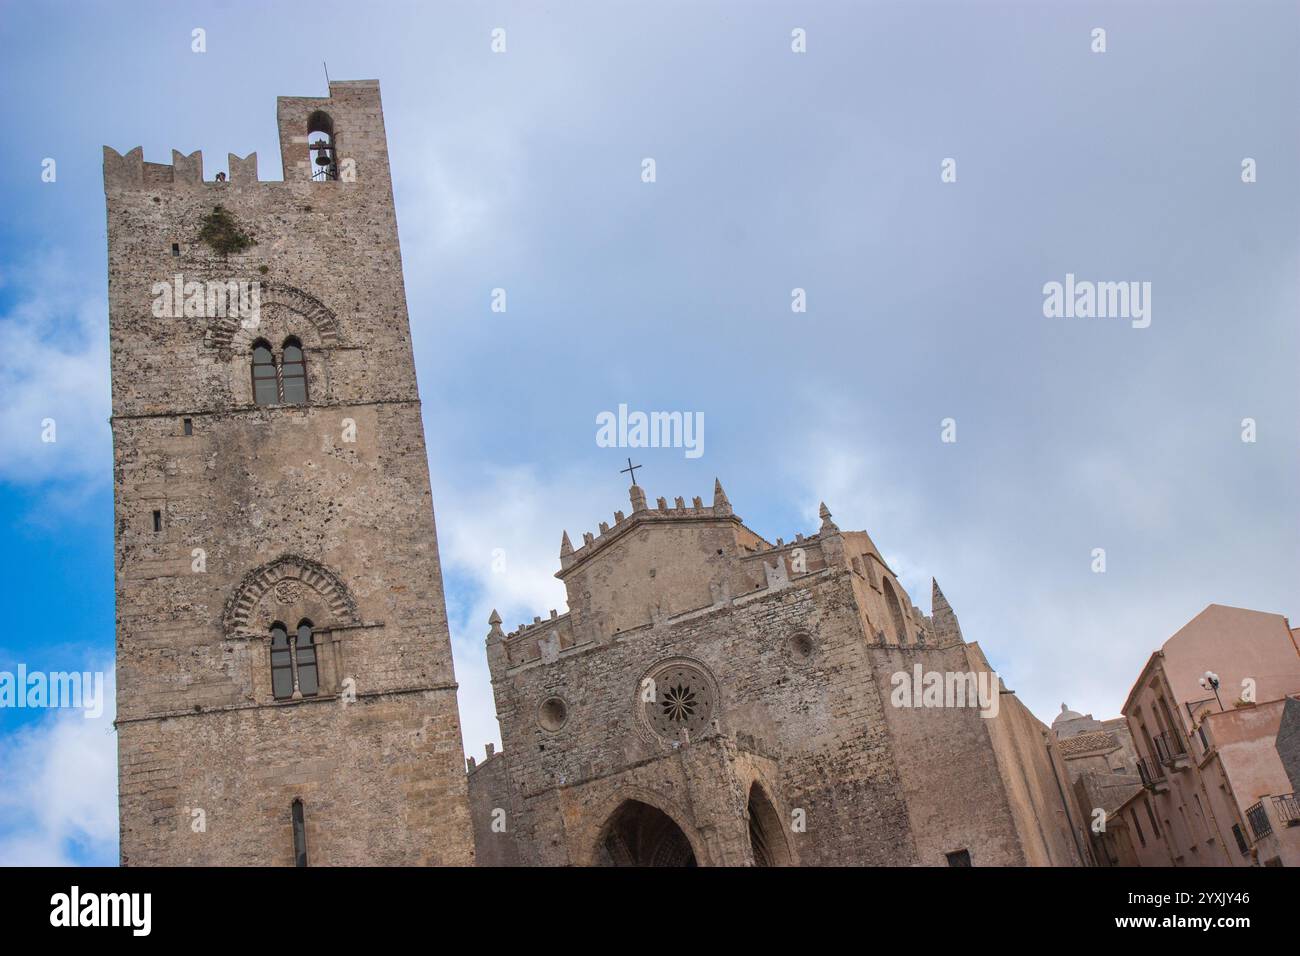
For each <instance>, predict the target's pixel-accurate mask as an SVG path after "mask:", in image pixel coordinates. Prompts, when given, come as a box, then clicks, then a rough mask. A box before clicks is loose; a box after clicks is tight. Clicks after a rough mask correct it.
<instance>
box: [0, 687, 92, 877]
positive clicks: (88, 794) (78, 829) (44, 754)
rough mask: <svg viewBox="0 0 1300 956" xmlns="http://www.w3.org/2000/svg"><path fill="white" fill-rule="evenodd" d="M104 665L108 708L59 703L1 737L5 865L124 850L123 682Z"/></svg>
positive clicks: (0, 821)
mask: <svg viewBox="0 0 1300 956" xmlns="http://www.w3.org/2000/svg"><path fill="white" fill-rule="evenodd" d="M96 668H97V669H99V670H100V671H102V672H103V673H104V698H105V701H104V712H103V714H101V715H100V716H99V717H96V718H87V717H85V716H83V712H82V711H80V710H53V711H50V712H49V713H48V714H47V715H45V716H43V717H42V718H41V719H40V720H38V721H37V722H36V723H34V724H32V725H30V726H27V727H23V728H22V729H20V730H18V731H17V732H16V733H13V734H9V735H6V736H4V737H0V780H3V781H4V782H5V784H4V787H2V788H0V865H5V866H69V865H76V864H84V863H97V864H101V865H104V864H111V863H113V862H115V860H116V858H117V839H118V826H117V736H116V734H115V733H114V731H113V717H114V703H115V701H116V699H117V698H116V689H115V686H114V680H113V668H112V663H111V662H107V663H103V662H100V663H98V664H96V665H91V669H92V670H94V669H96Z"/></svg>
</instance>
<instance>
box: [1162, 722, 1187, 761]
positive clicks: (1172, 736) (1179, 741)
mask: <svg viewBox="0 0 1300 956" xmlns="http://www.w3.org/2000/svg"><path fill="white" fill-rule="evenodd" d="M1155 744H1156V755H1157V756H1158V757H1159V758H1160V762H1161V763H1162V764H1165V765H1166V766H1167V765H1169V764H1171V763H1173V762H1174V761H1175V760H1178V759H1179V758H1180V757H1186V756H1187V747H1186V745H1185V744H1184V743H1183V738H1182V735H1181V734H1178V733H1175V732H1173V731H1165V732H1164V733H1163V734H1156V737H1155Z"/></svg>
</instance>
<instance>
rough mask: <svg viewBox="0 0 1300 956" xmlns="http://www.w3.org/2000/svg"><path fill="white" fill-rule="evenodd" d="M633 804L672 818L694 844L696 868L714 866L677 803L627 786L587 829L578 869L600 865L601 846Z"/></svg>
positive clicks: (609, 799)
mask: <svg viewBox="0 0 1300 956" xmlns="http://www.w3.org/2000/svg"><path fill="white" fill-rule="evenodd" d="M629 803H643V804H645V805H646V806H649V807H652V808H654V809H655V810H658V811H659V812H660V813H662V814H663V815H664V816H666V817H668V819H670V820H671V821H672V822H673V823H674V824H675V825H676V826H677V829H679V830H680V831H681V832H682V835H683V836H685V837H686V842H687V843H689V844H690V846H691V853H693V854H694V856H695V865H696V866H710V865H711V860H710V858H709V855H708V853H707V852H705V849H704V841H703V840H701V839H700V835H699V834H698V833H697V832H696V830H695V828H694V827H693V826H691V825H690V824H689V823H687V822H686V820H687V819H688V816H687V814H686V812H685V811H684V810H682V808H681V807H679V806H678V805H677V804H676V803H675V802H674V801H673V800H670V799H669V798H667V797H664V796H661V795H660V794H657V793H655V792H654V791H652V790H647V789H646V788H645V787H637V786H623V787H619V788H618V789H617V790H615V791H614V792H613V793H612V794H611V795H610V796H609V797H607V798H606V799H605V800H604V801H603V802H602V803H601V804H600V807H599V809H598V810H597V812H596V813H595V814H594V815H593V816H592V818H591V822H590V823H588V824H587V826H586V827H585V828H584V829H583V831H582V833H581V837H580V842H579V843H578V848H577V859H576V860H575V861H574V862H575V863H576V864H577V865H578V866H597V865H599V861H600V850H601V846H602V845H603V844H604V842H605V838H606V837H607V836H608V835H609V830H610V827H611V826H612V825H613V824H614V822H615V821H616V819H617V818H618V815H619V813H620V812H621V811H622V810H623V809H624V807H625V806H626V805H627V804H629Z"/></svg>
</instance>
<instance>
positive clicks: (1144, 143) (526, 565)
mask: <svg viewBox="0 0 1300 956" xmlns="http://www.w3.org/2000/svg"><path fill="white" fill-rule="evenodd" d="M196 27H199V28H203V29H204V30H206V37H207V52H206V53H202V54H198V53H194V52H192V51H191V31H192V30H193V29H195V28H196ZM498 27H502V28H505V30H506V38H507V52H506V53H504V54H494V53H492V52H491V49H490V34H491V31H492V30H493V29H494V28H498ZM796 27H801V28H804V29H805V30H806V31H807V36H808V41H807V53H805V54H794V53H792V52H791V50H790V33H791V30H792V29H794V28H796ZM1096 27H1102V28H1104V29H1105V30H1106V31H1107V51H1106V52H1105V53H1100V54H1098V53H1093V52H1091V50H1090V43H1091V39H1090V34H1091V31H1092V30H1093V29H1094V28H1096ZM0 54H2V55H0V83H2V84H3V93H4V97H5V102H6V122H5V123H4V124H3V126H0V138H2V141H0V143H2V146H3V148H0V177H2V178H3V182H4V198H5V201H4V203H3V204H2V205H0V448H3V449H4V455H3V457H0V526H2V527H3V531H4V540H5V545H4V548H3V550H2V551H0V555H2V557H0V560H3V562H4V565H3V566H4V572H5V573H4V582H5V590H6V595H7V601H6V603H7V605H8V608H9V615H8V621H9V627H8V628H7V629H6V632H5V633H4V634H3V636H0V670H3V669H12V668H13V667H15V666H17V664H18V663H24V664H26V666H27V667H28V668H29V669H33V670H35V669H45V670H61V669H73V668H75V669H100V670H110V671H111V660H112V654H113V597H112V587H113V577H112V575H113V557H112V517H111V508H112V498H111V443H110V437H109V430H108V425H107V418H108V414H109V400H108V399H109V379H108V357H107V315H106V266H105V242H106V237H105V227H104V221H105V220H104V204H103V192H102V181H101V172H100V167H101V156H100V147H101V146H102V145H104V144H108V145H111V146H114V147H115V148H116V149H118V150H119V151H122V152H125V151H126V150H128V149H130V148H132V147H134V146H136V145H143V147H144V151H145V157H146V159H148V160H150V161H155V162H169V161H170V155H171V154H170V150H171V149H172V148H173V147H174V148H177V149H180V150H182V151H183V152H186V153H188V152H190V151H191V150H194V149H202V150H203V151H204V155H205V164H206V172H207V174H208V175H209V176H211V175H212V174H213V173H215V172H217V171H218V170H221V169H224V168H225V156H226V153H227V152H234V153H237V154H240V155H244V154H246V153H247V152H249V151H252V150H256V151H257V152H258V155H259V159H260V165H261V174H262V176H263V177H264V178H275V177H277V176H278V175H279V171H278V149H277V146H276V140H275V97H276V96H277V95H323V94H324V92H325V85H324V74H323V71H322V66H321V61H322V60H324V61H327V62H328V64H329V71H330V75H331V76H333V77H334V78H335V79H361V78H378V79H379V80H380V81H381V83H382V87H383V97H384V106H385V119H386V123H387V128H388V135H389V148H390V153H391V158H392V165H393V174H394V183H395V189H396V197H397V214H398V223H399V228H400V231H401V238H402V244H403V256H404V262H405V278H406V284H407V290H408V298H409V303H410V311H411V321H412V328H413V334H414V341H415V347H416V359H417V367H418V373H419V377H420V390H421V396H422V398H423V401H424V419H425V428H426V435H427V438H428V444H429V448H430V469H431V476H432V482H433V490H434V501H435V506H436V508H437V516H438V528H439V535H440V545H441V550H442V557H443V561H444V566H445V569H446V575H447V579H446V585H447V598H448V605H449V611H450V615H451V621H452V632H453V641H454V649H455V653H456V663H457V675H458V678H459V679H460V681H461V685H462V692H461V711H462V718H463V722H464V725H465V742H466V749H467V751H468V752H470V753H479V752H481V749H482V745H483V743H484V742H486V741H488V740H496V739H497V728H496V724H495V719H494V718H493V715H492V709H491V698H490V690H489V688H488V685H487V675H486V664H485V661H484V659H483V653H482V638H483V635H484V634H485V633H486V630H487V625H486V620H487V616H488V612H489V610H490V609H491V608H492V607H498V608H500V610H501V613H502V615H503V617H504V618H505V620H506V623H507V625H508V626H514V625H516V624H517V623H519V622H521V621H524V620H531V618H532V616H533V615H534V614H543V615H545V614H546V613H547V611H548V609H549V608H552V607H556V608H560V609H563V608H564V606H565V605H564V597H563V590H562V588H561V587H560V586H559V584H558V582H556V581H555V580H554V578H553V577H552V574H553V572H554V571H555V569H556V566H557V563H558V549H559V540H560V532H561V530H562V529H565V528H567V529H568V530H569V532H570V534H571V535H572V536H574V537H575V539H576V538H577V536H578V535H579V534H580V532H582V531H584V530H591V531H594V530H596V526H597V524H598V522H599V521H601V520H606V521H608V520H611V518H610V516H611V515H612V513H613V512H614V510H616V509H624V510H626V502H627V497H626V479H625V476H622V475H619V474H618V469H619V468H620V467H622V466H623V459H624V458H625V457H626V455H627V454H628V452H625V451H621V450H619V449H607V448H600V447H597V445H596V442H595V431H596V428H595V417H596V415H597V414H598V413H599V412H601V411H604V410H613V409H616V408H617V407H618V405H619V404H620V403H626V404H628V405H629V406H631V407H632V408H636V409H644V410H650V409H668V410H681V411H698V412H702V413H703V414H704V418H705V446H704V448H705V452H704V454H703V456H702V457H700V458H698V459H688V458H686V457H685V456H684V455H683V454H682V451H681V450H680V449H676V450H675V449H651V450H641V451H639V452H636V451H634V452H632V454H633V455H634V457H636V459H637V460H638V462H640V463H642V464H644V465H645V469H644V470H643V471H641V472H640V473H639V477H640V479H641V481H642V482H643V483H644V484H645V485H646V486H647V489H648V492H649V494H650V496H651V498H652V499H653V498H654V497H656V496H658V495H664V496H666V497H668V498H669V499H671V498H672V497H674V496H676V495H683V496H685V497H687V498H688V499H689V498H690V497H692V496H694V495H703V496H706V497H707V495H708V494H709V493H710V491H711V489H712V484H713V479H714V477H715V476H718V477H720V478H721V479H722V481H723V483H724V484H725V486H726V488H727V491H728V493H729V495H730V498H731V500H732V502H733V504H734V506H735V508H736V510H737V512H738V513H739V514H740V515H742V516H743V517H744V518H745V519H746V520H747V521H748V523H750V524H751V525H752V526H753V527H755V528H756V530H758V531H759V532H760V533H763V534H765V535H767V536H768V537H769V538H775V537H777V536H783V537H785V538H787V539H788V538H791V537H793V535H794V533H795V532H796V531H803V532H805V533H808V532H812V531H813V530H815V529H816V526H817V518H816V509H817V503H818V501H820V500H822V499H824V500H825V501H826V502H827V504H828V505H829V506H830V508H831V510H832V512H834V514H835V519H836V521H837V523H838V524H839V525H840V527H841V528H845V529H858V528H863V529H866V530H868V531H869V532H871V534H872V536H873V538H874V539H875V541H876V543H877V544H878V545H879V546H880V547H881V549H882V550H883V551H884V553H885V555H886V557H887V558H888V559H889V560H890V561H891V563H892V564H893V565H894V566H895V568H896V570H897V571H898V572H899V573H900V575H901V577H902V580H903V582H904V584H905V586H906V587H907V588H908V590H909V592H910V594H911V597H912V599H913V601H914V603H916V604H917V605H919V606H920V607H921V608H922V609H923V610H927V611H928V609H929V578H930V576H931V575H934V576H935V577H937V578H938V579H939V581H940V582H941V584H942V585H943V588H944V591H945V593H946V595H947V596H948V598H949V600H950V601H951V602H952V604H953V606H954V608H955V610H956V611H957V614H958V615H959V617H960V619H961V621H962V625H963V629H964V631H965V633H966V636H967V638H968V639H971V640H978V641H979V642H980V643H981V645H982V646H983V647H984V649H985V651H986V653H987V654H988V655H989V657H990V659H991V661H992V662H993V664H994V665H995V666H996V667H997V668H998V669H999V671H1000V672H1001V673H1002V674H1003V676H1004V678H1005V679H1006V680H1007V682H1008V684H1009V686H1011V687H1013V688H1015V689H1016V690H1017V692H1018V693H1019V694H1020V695H1021V696H1022V698H1023V699H1024V700H1025V701H1026V702H1027V703H1028V704H1029V705H1030V706H1031V707H1032V708H1033V709H1034V710H1035V712H1036V713H1037V714H1038V715H1039V716H1040V717H1041V718H1043V719H1045V720H1050V719H1051V717H1052V715H1053V713H1054V712H1055V711H1056V710H1057V708H1058V707H1059V704H1060V702H1061V701H1062V700H1068V701H1069V703H1070V705H1071V706H1072V707H1073V708H1074V709H1077V710H1080V711H1085V712H1087V711H1091V712H1093V713H1095V714H1096V715H1097V716H1098V717H1110V716H1114V715H1115V714H1116V713H1117V712H1118V708H1119V706H1120V704H1121V703H1122V701H1123V699H1124V697H1125V695H1126V694H1127V691H1128V689H1129V687H1130V685H1131V682H1132V679H1133V678H1134V676H1135V675H1136V674H1137V672H1138V670H1139V669H1140V667H1141V665H1142V663H1143V662H1144V661H1145V659H1146V657H1147V656H1148V655H1149V654H1150V652H1151V651H1152V650H1153V649H1154V648H1155V647H1157V646H1158V645H1159V644H1160V643H1161V642H1162V641H1163V640H1164V639H1165V638H1166V637H1168V636H1169V635H1170V634H1172V633H1173V631H1175V630H1176V629H1177V628H1178V627H1179V626H1181V625H1182V624H1183V623H1185V622H1186V621H1187V620H1188V619H1190V618H1191V617H1192V616H1193V615H1195V614H1196V613H1197V612H1198V611H1200V610H1201V609H1202V608H1203V607H1204V606H1205V605H1206V604H1208V603H1211V602H1217V603H1223V604H1234V605H1239V606H1246V607H1254V608H1259V609H1261V610H1265V611H1272V612H1278V613H1283V614H1289V615H1291V616H1292V617H1293V618H1294V617H1295V615H1296V613H1297V609H1298V607H1300V604H1298V602H1297V587H1296V585H1297V581H1300V575H1298V574H1297V571H1300V545H1298V540H1300V539H1298V538H1297V534H1296V529H1297V521H1298V519H1300V502H1298V500H1297V493H1296V489H1297V477H1298V476H1300V460H1298V454H1300V453H1298V451H1297V449H1300V443H1297V438H1298V437H1300V428H1298V427H1297V426H1298V425H1300V422H1298V420H1297V419H1298V415H1297V402H1296V397H1297V396H1296V373H1295V369H1296V358H1297V344H1298V342H1297V338H1298V333H1297V314H1298V310H1297V306H1298V305H1300V302H1298V299H1300V291H1298V290H1300V283H1298V281H1297V280H1298V279H1300V275H1298V274H1297V272H1298V269H1297V266H1298V264H1300V226H1298V224H1300V186H1298V185H1297V176H1296V170H1297V168H1300V163H1298V160H1300V137H1298V136H1297V130H1298V128H1300V127H1298V125H1297V118H1300V86H1298V85H1297V84H1296V83H1295V64H1296V63H1297V62H1300V55H1298V54H1300V12H1297V8H1296V6H1295V5H1294V4H1293V3H1254V2H1234V3H1227V2H1223V3H1215V4H1195V3H1178V4H1174V3H1141V2H1128V3H1124V4H1089V3H1064V4H1045V3H1044V4H1014V5H1001V4H990V3H963V4H928V3H897V4H894V3H890V4H876V5H871V6H867V5H863V4H850V3H819V4H817V5H815V7H811V6H810V5H807V4H779V3H743V4H742V3H739V2H734V3H717V2H694V3H689V4H687V3H659V4H654V5H646V4H632V3H624V2H606V3H563V4H548V5H546V7H545V8H544V9H543V8H541V7H540V6H539V5H537V4H535V3H483V2H464V3H438V4H412V5H395V4H383V3H380V4H370V5H357V4H355V3H346V4H331V3H320V2H318V3H315V4H312V5H311V7H310V8H306V7H303V6H301V5H293V4H277V5H270V4H260V3H237V2H226V3H212V4H197V3H196V4H176V3H157V4H148V3H132V4H130V5H123V4H106V3H105V4H84V5H73V4H64V5H60V6H58V7H50V6H49V5H45V4H27V5H9V6H8V7H7V8H6V13H5V16H4V18H3V20H0ZM47 157H48V158H53V159H55V160H56V162H57V180H56V181H55V182H53V183H46V182H42V180H41V169H42V166H41V164H42V161H43V160H44V159H45V158H47ZM645 157H653V158H654V159H655V161H656V165H657V181H656V182H655V183H653V184H646V183H643V182H642V181H641V177H640V173H641V163H642V160H643V158H645ZM947 157H952V158H954V159H956V161H957V173H958V175H957V181H956V182H955V183H947V184H945V183H941V182H940V175H939V172H940V163H941V161H942V160H943V159H945V158H947ZM1245 157H1251V158H1253V159H1255V160H1256V162H1257V168H1258V181H1257V182H1255V183H1252V184H1245V183H1243V182H1242V181H1241V163H1242V160H1243V158H1245ZM1066 273H1073V274H1075V275H1076V276H1078V277H1080V278H1081V279H1092V280H1097V281H1130V280H1132V281H1148V282H1150V283H1151V284H1152V322H1151V325H1150V327H1149V328H1146V329H1134V328H1132V327H1131V326H1130V324H1129V323H1127V322H1125V321H1122V320H1116V319H1049V318H1045V317H1044V315H1043V311H1042V303H1043V295H1042V288H1043V285H1044V283H1047V282H1051V281H1062V280H1063V279H1064V277H1065V275H1066ZM498 287H502V288H505V289H506V290H507V293H508V303H509V308H508V312H506V313H505V314H500V313H493V312H491V311H490V309H489V304H490V294H491V290H492V289H494V288H498ZM796 287H798V288H803V289H806V290H807V297H808V311H807V312H806V313H802V314H795V313H792V312H791V310H790V296H791V290H792V289H793V288H796ZM46 417H52V418H54V419H55V420H56V421H57V423H58V426H57V427H58V440H57V442H55V443H53V444H49V443H43V442H41V441H40V432H41V425H40V423H41V420H42V419H44V418H46ZM948 417H951V418H953V419H955V420H956V422H957V438H958V440H957V442H956V443H952V444H946V443H943V442H941V441H940V422H941V420H942V419H944V418H948ZM1245 417H1251V418H1254V419H1255V420H1256V422H1257V427H1258V441H1256V442H1255V443H1251V444H1248V443H1243V442H1242V441H1241V438H1240V435H1241V420H1242V419H1243V418H1245ZM1097 547H1103V548H1105V549H1106V553H1107V571H1106V573H1105V574H1095V573H1093V572H1092V570H1091V566H1090V565H1091V560H1092V559H1091V552H1092V549H1094V548H1097ZM494 549H501V552H502V553H504V555H505V559H506V565H505V569H504V570H501V571H494V570H493V567H492V556H493V551H494ZM108 719H109V718H108V717H105V718H104V719H102V720H100V721H87V720H83V719H82V718H81V717H80V716H78V715H76V714H69V713H61V712H53V713H51V712H33V711H28V710H23V711H18V710H0V863H4V862H57V861H70V862H98V863H112V862H114V861H115V860H116V839H117V834H116V819H115V789H114V788H115V783H114V776H115V767H114V759H115V758H114V752H113V747H114V740H113V736H112V732H111V727H110V726H108Z"/></svg>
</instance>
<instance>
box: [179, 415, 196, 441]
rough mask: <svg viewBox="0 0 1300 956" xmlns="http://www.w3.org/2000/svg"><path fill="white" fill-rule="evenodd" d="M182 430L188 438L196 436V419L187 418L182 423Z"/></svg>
mask: <svg viewBox="0 0 1300 956" xmlns="http://www.w3.org/2000/svg"><path fill="white" fill-rule="evenodd" d="M181 430H182V432H183V433H184V434H185V436H186V437H189V436H190V435H193V434H194V419H192V418H186V419H184V420H183V421H182V422H181Z"/></svg>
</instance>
